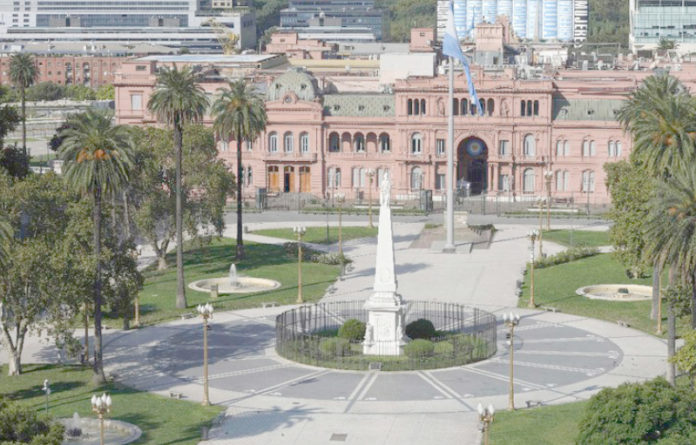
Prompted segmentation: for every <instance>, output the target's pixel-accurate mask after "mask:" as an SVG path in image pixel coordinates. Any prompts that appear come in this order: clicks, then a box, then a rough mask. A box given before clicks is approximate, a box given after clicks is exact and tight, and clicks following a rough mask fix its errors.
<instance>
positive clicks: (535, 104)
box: [534, 100, 539, 116]
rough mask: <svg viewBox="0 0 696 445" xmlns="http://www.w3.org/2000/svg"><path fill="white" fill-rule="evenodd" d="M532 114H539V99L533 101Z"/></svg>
mask: <svg viewBox="0 0 696 445" xmlns="http://www.w3.org/2000/svg"><path fill="white" fill-rule="evenodd" d="M534 116H539V101H538V100H535V101H534Z"/></svg>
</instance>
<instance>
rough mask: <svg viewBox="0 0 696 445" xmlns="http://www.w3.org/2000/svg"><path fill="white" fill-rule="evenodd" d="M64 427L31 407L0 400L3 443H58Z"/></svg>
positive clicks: (61, 439) (49, 444) (0, 439)
mask: <svg viewBox="0 0 696 445" xmlns="http://www.w3.org/2000/svg"><path fill="white" fill-rule="evenodd" d="M64 430H65V428H64V427H63V425H61V424H60V423H58V422H53V421H51V420H50V419H49V418H47V417H45V416H42V415H39V414H38V413H37V412H36V411H35V410H33V409H32V408H29V407H26V406H22V405H19V404H17V403H9V402H6V401H4V400H3V401H0V442H2V444H3V445H20V444H30V445H60V444H61V443H63V434H64Z"/></svg>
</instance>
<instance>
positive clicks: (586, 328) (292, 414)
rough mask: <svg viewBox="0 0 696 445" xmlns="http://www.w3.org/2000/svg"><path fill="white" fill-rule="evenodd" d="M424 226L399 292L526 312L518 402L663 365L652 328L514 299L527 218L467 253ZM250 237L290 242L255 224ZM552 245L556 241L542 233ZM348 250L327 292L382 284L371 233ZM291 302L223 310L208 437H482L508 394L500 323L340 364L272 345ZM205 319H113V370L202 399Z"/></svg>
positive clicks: (401, 236)
mask: <svg viewBox="0 0 696 445" xmlns="http://www.w3.org/2000/svg"><path fill="white" fill-rule="evenodd" d="M311 224H312V223H310V224H308V225H311ZM315 224H316V225H321V223H320V222H316V223H315ZM355 224H358V222H356V223H355ZM280 225H282V224H280V223H265V224H264V223H255V224H254V225H253V226H252V227H251V228H252V230H253V229H255V228H261V227H271V226H280ZM286 225H287V224H286ZM422 229H423V223H419V222H406V223H395V224H394V231H395V236H394V239H395V249H396V271H397V274H398V281H399V291H400V293H401V294H402V295H403V298H404V300H405V301H407V302H408V301H409V300H436V301H450V302H455V303H460V304H466V305H473V306H477V307H480V308H482V309H484V310H488V311H491V312H494V313H496V314H497V315H498V316H499V317H501V316H502V313H503V312H509V311H510V310H514V311H515V312H517V313H519V314H520V315H521V316H522V319H521V323H520V326H519V327H518V328H517V329H516V331H515V393H516V405H517V406H518V407H524V406H525V405H526V402H527V401H530V402H532V403H537V402H541V403H543V404H556V403H566V402H571V401H575V400H581V399H586V398H588V397H589V396H591V395H592V394H594V393H596V392H597V391H599V390H600V389H601V388H603V387H607V386H616V385H618V384H620V383H623V382H626V381H636V380H642V379H648V378H652V377H655V376H657V375H661V374H662V373H663V372H664V369H665V360H664V357H665V355H666V347H665V345H664V343H663V342H662V341H661V340H659V339H657V338H655V337H653V336H650V335H647V334H644V333H642V332H639V331H636V330H633V329H629V328H624V327H620V326H618V325H616V324H612V323H607V322H603V321H598V320H594V319H588V318H585V317H579V316H575V315H569V314H563V313H552V312H539V311H529V310H523V309H514V307H515V305H516V297H515V290H516V287H517V281H518V280H520V279H521V277H522V275H521V274H522V269H523V267H524V264H525V262H526V261H527V259H528V243H529V242H528V240H527V238H526V236H525V235H526V233H527V232H528V230H529V227H528V226H527V227H525V226H520V225H510V226H503V225H501V226H498V229H499V231H498V233H497V234H496V236H495V238H494V242H493V243H492V244H491V245H490V248H488V249H474V250H472V251H471V253H468V249H466V248H465V246H462V245H460V246H458V253H457V254H453V255H448V254H442V253H440V251H439V249H438V248H437V246H433V247H431V248H414V247H412V246H413V245H414V241H415V240H416V238H417V237H418V235H419V233H420V232H421V230H422ZM233 230H234V227H231V228H230V229H229V230H228V231H229V232H233ZM247 239H250V240H251V239H254V240H258V241H270V242H281V241H278V240H273V239H262V238H260V237H255V236H254V235H250V236H249V237H248V238H247ZM545 250H547V251H548V252H550V253H552V252H555V251H558V250H560V247H559V246H555V245H552V244H551V243H546V246H545ZM345 252H346V254H347V255H348V256H350V257H351V258H352V259H353V260H354V262H353V265H352V268H351V269H350V270H349V271H348V272H347V274H346V276H345V277H344V278H343V279H342V280H338V281H337V282H336V283H335V284H334V285H333V286H331V287H330V288H329V289H328V291H327V294H326V295H325V297H324V299H323V301H340V300H353V299H365V298H367V296H368V295H369V293H370V291H371V289H372V285H373V281H374V252H375V240H374V239H363V240H353V241H350V242H348V243H346V246H345ZM287 309H288V307H283V308H278V307H275V308H266V309H250V310H244V311H236V312H225V313H216V314H215V316H214V318H213V320H212V324H211V329H210V332H209V344H210V370H209V372H210V376H211V381H210V385H211V390H210V396H211V400H212V402H213V403H216V404H223V405H225V406H227V407H228V409H227V411H226V412H225V415H224V417H223V418H221V419H219V422H217V424H216V426H215V427H214V428H213V429H212V430H211V431H210V439H211V440H210V442H206V443H216V444H249V445H255V444H281V445H282V444H303V445H310V444H331V443H354V444H357V443H371V444H373V443H374V444H393V443H400V444H431V443H432V444H454V443H457V444H477V443H478V441H479V440H480V432H479V430H478V422H477V415H476V413H475V409H476V406H477V404H478V403H483V404H484V405H485V404H488V403H492V404H493V405H494V406H496V408H498V409H504V408H506V406H507V400H508V398H507V394H508V381H509V380H508V379H509V377H508V360H509V355H508V349H509V347H508V345H507V342H506V339H505V333H506V331H507V330H506V328H505V327H504V326H502V323H501V324H500V325H499V327H498V352H497V354H496V355H495V356H494V357H492V358H491V359H489V360H485V361H482V362H479V363H475V364H471V365H467V366H460V367H455V368H449V369H440V370H431V371H410V372H379V371H371V372H368V371H365V372H357V371H339V370H331V369H324V368H315V367H311V366H305V365H300V364H297V363H293V362H289V361H287V360H285V359H283V358H281V357H279V356H278V355H277V354H276V353H275V350H274V341H275V316H276V315H277V314H278V313H280V312H282V311H284V310H287ZM201 330H202V328H201V323H200V320H198V319H195V318H194V319H188V320H177V321H173V322H169V323H165V324H161V325H158V326H154V327H149V328H145V329H140V330H132V331H125V332H123V331H108V332H107V333H106V334H105V352H106V356H105V360H106V364H107V366H108V370H109V371H110V372H112V373H113V374H115V375H116V376H117V378H118V379H120V380H121V381H123V382H125V383H127V384H128V385H132V386H134V387H136V388H139V389H143V390H148V391H153V392H157V393H160V394H163V395H165V396H170V395H171V394H181V395H182V396H183V397H184V398H185V399H188V400H193V401H200V400H201V398H202V382H201V376H202V357H201V355H202V353H201V349H202V332H201ZM29 350H30V352H28V354H32V355H34V357H32V359H31V360H29V361H35V360H41V361H47V360H50V359H52V358H55V357H53V356H54V354H55V353H54V352H53V351H52V350H51V349H50V348H49V347H47V346H40V345H35V344H33V345H32V346H30V348H29ZM25 360H26V358H25Z"/></svg>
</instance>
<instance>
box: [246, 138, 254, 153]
mask: <svg viewBox="0 0 696 445" xmlns="http://www.w3.org/2000/svg"><path fill="white" fill-rule="evenodd" d="M245 143H246V149H247V151H251V150H252V149H253V148H254V145H253V144H252V142H251V141H250V140H247V141H246V142H245Z"/></svg>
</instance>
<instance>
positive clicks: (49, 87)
mask: <svg viewBox="0 0 696 445" xmlns="http://www.w3.org/2000/svg"><path fill="white" fill-rule="evenodd" d="M26 97H27V100H28V101H30V102H38V101H42V100H45V101H50V100H58V99H62V98H64V97H65V89H64V88H63V86H61V85H58V84H55V83H53V82H40V83H37V84H36V85H33V86H31V87H29V88H27V93H26Z"/></svg>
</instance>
